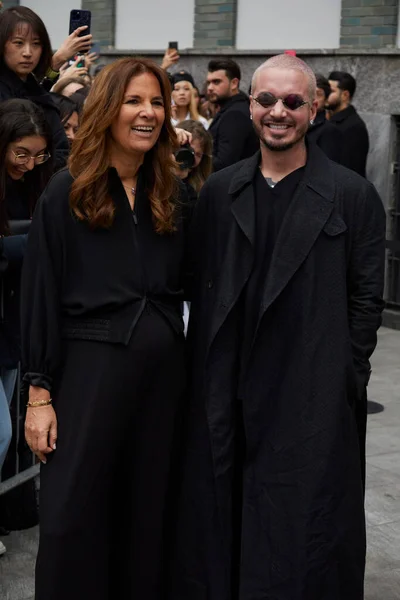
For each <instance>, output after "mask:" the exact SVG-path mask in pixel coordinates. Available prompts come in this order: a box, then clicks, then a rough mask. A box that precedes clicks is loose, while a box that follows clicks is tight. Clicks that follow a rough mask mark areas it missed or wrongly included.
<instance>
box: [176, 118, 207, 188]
mask: <svg viewBox="0 0 400 600" xmlns="http://www.w3.org/2000/svg"><path fill="white" fill-rule="evenodd" d="M178 128H179V129H183V130H185V131H189V132H190V133H191V134H192V141H191V144H190V146H191V148H192V151H193V154H194V165H193V167H192V168H191V169H187V172H186V174H185V177H184V178H185V179H186V178H187V181H188V183H189V184H190V185H191V186H192V187H193V189H194V190H195V191H196V193H197V194H199V193H200V191H201V188H202V187H203V185H204V184H205V182H206V181H207V179H208V178H209V176H210V175H211V173H212V137H211V134H210V133H209V132H208V131H206V130H205V129H204V127H203V125H202V124H201V123H199V121H191V120H187V121H182V122H181V123H179V124H178Z"/></svg>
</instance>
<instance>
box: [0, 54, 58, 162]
mask: <svg viewBox="0 0 400 600" xmlns="http://www.w3.org/2000/svg"><path fill="white" fill-rule="evenodd" d="M11 98H22V99H24V100H31V101H32V102H34V103H35V104H37V105H38V106H40V107H41V108H42V109H43V111H44V114H45V116H46V120H47V123H48V125H49V127H50V130H51V132H52V134H53V147H54V149H55V159H54V167H55V170H57V169H60V168H61V167H63V166H65V164H66V162H67V159H68V154H69V144H68V139H67V136H66V135H65V131H64V127H63V126H62V123H61V119H60V113H59V111H58V108H57V107H56V105H55V104H54V102H53V99H52V97H51V95H50V94H49V92H46V90H45V89H44V88H43V87H42V86H41V85H40V84H39V83H38V82H37V80H36V79H35V77H34V76H33V75H32V74H30V75H28V77H27V80H26V81H25V82H24V81H22V79H20V78H19V77H18V76H17V75H16V74H15V73H14V72H13V71H11V70H10V69H8V68H7V67H6V66H4V65H3V66H2V67H0V102H4V101H5V100H10V99H11Z"/></svg>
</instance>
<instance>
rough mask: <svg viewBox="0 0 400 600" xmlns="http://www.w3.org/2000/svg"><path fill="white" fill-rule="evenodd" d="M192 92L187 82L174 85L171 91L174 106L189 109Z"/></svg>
mask: <svg viewBox="0 0 400 600" xmlns="http://www.w3.org/2000/svg"><path fill="white" fill-rule="evenodd" d="M192 90H193V87H192V86H191V84H190V83H189V82H188V81H179V82H178V83H175V85H174V89H173V91H172V98H173V100H174V102H175V104H176V106H179V107H182V106H187V107H189V105H190V101H191V99H192Z"/></svg>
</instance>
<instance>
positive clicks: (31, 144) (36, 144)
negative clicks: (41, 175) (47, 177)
mask: <svg viewBox="0 0 400 600" xmlns="http://www.w3.org/2000/svg"><path fill="white" fill-rule="evenodd" d="M46 150H47V142H46V140H45V138H44V137H42V136H40V135H30V136H27V137H23V138H20V139H18V140H16V141H15V142H11V144H9V146H8V148H7V154H6V161H5V163H6V169H7V173H8V174H9V176H10V177H11V179H14V181H17V180H18V179H22V177H23V176H24V175H25V173H27V171H32V169H34V168H35V166H36V165H35V161H34V158H32V157H35V156H39V155H40V154H44V153H45V152H46ZM15 154H27V155H29V160H28V161H27V162H26V163H25V164H19V162H20V161H19V160H18V158H17V157H16V156H15Z"/></svg>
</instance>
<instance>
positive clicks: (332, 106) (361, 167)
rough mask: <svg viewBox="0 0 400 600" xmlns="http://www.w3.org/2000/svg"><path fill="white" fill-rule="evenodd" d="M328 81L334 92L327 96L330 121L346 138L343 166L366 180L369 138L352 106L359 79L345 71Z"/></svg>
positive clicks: (341, 162) (342, 158)
mask: <svg viewBox="0 0 400 600" xmlns="http://www.w3.org/2000/svg"><path fill="white" fill-rule="evenodd" d="M328 79H329V85H330V87H331V89H332V91H331V93H330V95H329V97H328V108H329V110H330V111H331V116H330V119H329V121H330V123H333V124H334V125H336V127H338V128H339V129H340V131H341V132H342V135H343V144H342V154H341V158H340V164H342V165H344V166H345V167H347V168H348V169H351V170H352V171H355V172H356V173H358V174H359V175H362V177H366V168H367V157H368V150H369V136H368V130H367V127H366V125H365V123H364V121H363V120H362V118H361V117H360V115H359V114H358V113H357V111H356V109H355V108H354V106H353V105H352V100H353V96H354V94H355V91H356V80H355V79H354V77H353V76H352V75H350V73H345V72H344V71H332V73H331V74H330V75H329V78H328Z"/></svg>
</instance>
